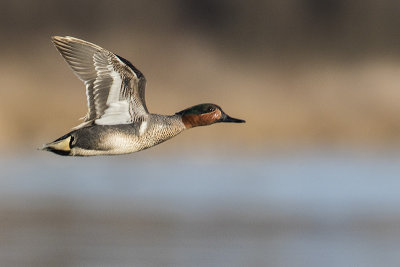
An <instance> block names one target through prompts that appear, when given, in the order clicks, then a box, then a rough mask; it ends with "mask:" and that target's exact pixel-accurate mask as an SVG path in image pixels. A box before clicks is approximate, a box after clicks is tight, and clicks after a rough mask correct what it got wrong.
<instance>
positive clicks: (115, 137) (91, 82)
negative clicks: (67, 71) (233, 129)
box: [41, 36, 245, 156]
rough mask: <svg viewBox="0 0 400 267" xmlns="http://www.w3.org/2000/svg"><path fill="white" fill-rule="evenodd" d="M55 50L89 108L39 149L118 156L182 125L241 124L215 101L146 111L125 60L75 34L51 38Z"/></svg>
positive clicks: (141, 84)
mask: <svg viewBox="0 0 400 267" xmlns="http://www.w3.org/2000/svg"><path fill="white" fill-rule="evenodd" d="M52 40H53V43H54V45H55V46H56V48H57V50H58V51H59V52H60V53H61V55H62V56H63V57H64V59H65V61H66V62H67V63H68V64H69V66H70V67H71V68H72V70H73V72H74V73H75V74H76V75H77V76H78V77H79V79H81V80H82V81H83V82H84V83H85V86H86V95H87V102H88V108H89V111H88V113H87V114H86V116H85V117H84V121H83V123H81V124H80V125H78V126H76V127H75V128H73V130H72V131H71V132H69V133H67V134H66V135H64V136H62V137H60V138H58V139H57V140H55V141H54V142H51V143H48V144H45V145H43V147H42V148H41V149H42V150H47V151H51V152H54V153H56V154H59V155H64V156H95V155H118V154H127V153H133V152H137V151H140V150H143V149H146V148H149V147H152V146H155V145H157V144H159V143H161V142H164V141H166V140H168V139H170V138H172V137H174V136H176V135H177V134H179V133H181V132H182V131H184V130H186V129H190V128H193V127H196V126H205V125H210V124H213V123H217V122H235V123H242V122H245V121H244V120H240V119H235V118H232V117H230V116H228V115H227V114H226V113H224V112H223V111H222V109H221V108H220V107H219V106H218V105H215V104H200V105H196V106H193V107H190V108H187V109H185V110H182V111H180V112H177V113H175V114H174V115H159V114H152V113H149V111H148V110H147V107H146V102H145V97H144V93H145V86H146V79H145V77H144V75H143V74H142V73H141V72H140V71H139V70H138V69H137V68H135V67H134V66H133V65H132V64H131V63H130V62H129V61H128V60H126V59H124V58H123V57H120V56H118V55H116V54H114V53H111V52H109V51H108V50H106V49H104V48H101V47H100V46H98V45H95V44H92V43H89V42H86V41H84V40H80V39H77V38H74V37H69V36H67V37H59V36H54V37H52Z"/></svg>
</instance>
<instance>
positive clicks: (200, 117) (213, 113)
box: [176, 104, 245, 128]
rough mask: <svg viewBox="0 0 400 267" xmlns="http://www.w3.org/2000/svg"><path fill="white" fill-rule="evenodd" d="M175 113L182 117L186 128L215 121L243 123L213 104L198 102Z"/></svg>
mask: <svg viewBox="0 0 400 267" xmlns="http://www.w3.org/2000/svg"><path fill="white" fill-rule="evenodd" d="M176 114H178V115H180V116H181V117H182V121H183V123H184V124H185V126H186V128H193V127H196V126H205V125H210V124H213V123H216V122H235V123H243V122H245V121H244V120H240V119H235V118H232V117H230V116H229V115H227V114H226V113H225V112H224V111H223V110H222V109H221V108H220V107H219V106H217V105H215V104H200V105H196V106H193V107H190V108H187V109H184V110H182V111H180V112H177V113H176Z"/></svg>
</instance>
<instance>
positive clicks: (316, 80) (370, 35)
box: [0, 0, 400, 151]
mask: <svg viewBox="0 0 400 267" xmlns="http://www.w3.org/2000/svg"><path fill="white" fill-rule="evenodd" d="M399 10H400V4H399V3H397V2H396V1H391V0H385V1H379V2H377V1H333V0H323V1H318V0H301V1H300V0H288V1H256V0H252V1H246V2H243V1H223V0H218V1H208V0H207V1H178V0H176V1H172V0H171V1H163V2H161V3H159V2H153V1H140V0H139V1H117V2H109V1H101V0H100V1H84V2H80V3H75V2H70V1H41V2H40V3H38V2H35V1H18V2H12V1H3V2H2V3H1V8H0V17H1V23H0V32H1V36H2V42H1V44H0V47H1V51H2V60H1V63H0V70H1V77H2V86H1V89H0V95H1V99H2V104H1V105H0V109H1V110H0V114H1V115H0V125H1V131H0V134H1V138H0V148H1V149H2V150H7V151H10V150H11V151H13V150H16V149H22V150H31V149H33V148H35V147H36V146H38V145H39V144H41V143H44V142H47V141H50V140H52V139H55V138H57V137H58V136H59V135H61V134H63V133H65V132H66V131H68V130H69V129H70V128H71V127H73V126H75V125H77V124H78V123H79V121H78V120H77V119H78V118H80V117H82V116H83V115H84V114H85V113H86V99H85V92H84V86H83V84H82V83H81V82H80V81H79V80H78V79H77V78H76V77H75V76H74V75H73V73H72V71H71V70H70V69H69V67H68V66H67V64H66V63H65V62H64V61H63V59H62V58H61V56H60V55H59V54H58V52H57V51H56V49H55V48H54V47H53V45H52V43H51V41H50V36H52V35H70V36H74V37H79V38H82V39H85V40H88V41H91V42H94V43H96V44H98V45H100V46H103V47H105V48H107V49H109V50H111V51H113V52H115V53H118V54H119V55H122V56H123V57H125V58H127V59H129V60H130V61H131V62H132V63H133V64H134V65H135V66H136V67H138V68H139V69H140V70H142V72H143V73H144V74H145V76H146V78H147V80H148V84H147V91H146V96H147V103H148V104H147V105H148V107H149V109H150V111H151V112H154V113H161V114H172V113H174V112H177V111H179V110H182V109H183V108H185V107H188V106H191V105H194V104H197V103H204V102H212V103H217V104H219V105H221V106H222V107H223V109H224V110H225V111H226V112H227V113H228V114H231V115H232V116H236V117H240V118H243V119H246V120H247V124H246V125H234V126H232V125H230V126H226V125H224V126H222V125H218V126H214V127H212V128H207V129H201V130H199V129H196V130H195V131H192V132H191V133H190V134H184V135H182V136H180V137H179V139H180V140H179V141H178V139H177V140H173V142H174V143H175V144H168V145H166V147H164V146H163V147H162V148H161V149H167V150H168V149H169V148H170V147H171V146H175V145H179V144H181V145H182V144H184V145H188V144H191V143H192V140H198V141H197V142H201V143H203V142H207V143H209V144H212V143H215V142H217V141H218V138H215V136H221V135H224V137H225V138H226V142H230V144H233V143H234V144H235V145H243V146H247V147H252V148H254V149H259V148H260V147H261V148H262V149H263V147H266V146H267V147H268V146H279V147H282V146H285V147H293V146H294V147H295V146H298V145H305V146H309V145H314V144H316V145H321V144H325V145H326V144H327V145H345V146H348V145H350V146H354V145H355V146H360V145H361V146H364V145H392V144H396V145H398V140H399V137H400V119H399V116H398V114H400V104H399V102H400V90H399V87H398V85H399V82H400V75H399V74H400V57H399V52H400V49H399V42H400V32H399V27H398V23H399V19H398V15H397V14H398V12H399ZM199 140H200V141H199Z"/></svg>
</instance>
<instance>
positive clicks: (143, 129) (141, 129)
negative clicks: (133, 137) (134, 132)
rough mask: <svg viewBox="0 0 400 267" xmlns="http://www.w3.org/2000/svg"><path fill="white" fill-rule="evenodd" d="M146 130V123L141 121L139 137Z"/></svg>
mask: <svg viewBox="0 0 400 267" xmlns="http://www.w3.org/2000/svg"><path fill="white" fill-rule="evenodd" d="M146 130H147V121H143V122H142V124H140V128H139V136H141V135H143V134H144V133H145V132H146Z"/></svg>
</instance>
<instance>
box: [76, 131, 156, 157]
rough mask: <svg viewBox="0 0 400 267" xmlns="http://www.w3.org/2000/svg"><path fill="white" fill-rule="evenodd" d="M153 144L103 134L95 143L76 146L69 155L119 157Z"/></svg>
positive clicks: (117, 135) (120, 134)
mask: <svg viewBox="0 0 400 267" xmlns="http://www.w3.org/2000/svg"><path fill="white" fill-rule="evenodd" d="M152 145H154V144H145V143H143V141H141V140H140V138H138V137H136V136H130V135H127V134H124V133H121V132H120V133H115V132H114V133H112V134H104V135H103V136H101V137H100V138H98V140H97V142H96V141H94V140H92V142H90V143H89V144H88V145H86V146H76V147H74V148H72V149H71V153H72V154H73V155H76V156H95V155H119V154H127V153H133V152H137V151H140V150H143V149H145V148H148V147H150V146H152Z"/></svg>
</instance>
